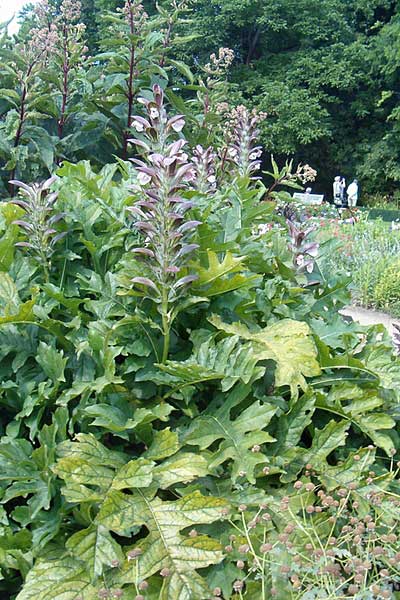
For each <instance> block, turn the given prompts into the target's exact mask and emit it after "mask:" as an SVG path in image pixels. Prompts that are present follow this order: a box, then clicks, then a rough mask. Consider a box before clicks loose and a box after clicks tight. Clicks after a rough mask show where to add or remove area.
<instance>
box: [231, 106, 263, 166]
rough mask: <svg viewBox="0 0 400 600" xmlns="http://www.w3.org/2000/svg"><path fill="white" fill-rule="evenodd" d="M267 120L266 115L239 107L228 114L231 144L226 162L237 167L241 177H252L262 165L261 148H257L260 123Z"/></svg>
mask: <svg viewBox="0 0 400 600" xmlns="http://www.w3.org/2000/svg"><path fill="white" fill-rule="evenodd" d="M265 118H266V114H265V113H258V112H257V111H255V110H253V111H249V110H248V109H247V108H246V107H245V106H243V105H239V106H237V107H236V108H234V109H232V110H231V111H230V113H228V126H229V129H230V142H229V145H228V148H227V150H226V160H227V161H229V162H231V163H233V164H234V165H236V168H237V171H238V173H239V175H240V176H241V177H250V176H251V175H252V174H253V173H254V172H255V171H258V170H259V168H260V165H261V160H260V157H261V155H262V150H261V146H255V145H254V143H255V140H256V139H257V137H258V135H259V130H258V127H257V125H258V123H260V121H262V120H263V119H265Z"/></svg>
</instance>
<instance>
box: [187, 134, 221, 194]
mask: <svg viewBox="0 0 400 600" xmlns="http://www.w3.org/2000/svg"><path fill="white" fill-rule="evenodd" d="M192 162H193V165H194V173H195V179H194V187H195V188H196V190H197V191H198V192H199V193H200V194H210V193H211V194H212V193H214V192H215V190H216V189H217V177H216V169H217V155H216V153H215V152H214V149H213V148H212V147H211V146H209V147H208V148H203V146H201V145H200V144H197V146H196V147H195V148H193V156H192Z"/></svg>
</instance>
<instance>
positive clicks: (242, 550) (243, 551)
mask: <svg viewBox="0 0 400 600" xmlns="http://www.w3.org/2000/svg"><path fill="white" fill-rule="evenodd" d="M249 550H250V546H249V545H248V544H242V545H241V546H239V547H238V552H240V554H247V552H248V551H249Z"/></svg>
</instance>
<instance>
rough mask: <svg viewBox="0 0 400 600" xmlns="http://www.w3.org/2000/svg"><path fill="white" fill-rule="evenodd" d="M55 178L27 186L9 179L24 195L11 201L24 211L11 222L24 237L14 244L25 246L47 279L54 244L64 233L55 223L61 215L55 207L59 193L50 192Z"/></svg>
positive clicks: (47, 280)
mask: <svg viewBox="0 0 400 600" xmlns="http://www.w3.org/2000/svg"><path fill="white" fill-rule="evenodd" d="M56 180H57V177H51V178H50V179H48V180H47V181H44V182H42V183H40V184H35V183H34V184H32V185H26V184H25V183H23V182H22V181H18V180H12V181H11V182H10V183H11V184H12V185H13V186H15V187H18V188H20V191H21V194H22V196H23V198H14V199H13V200H11V203H12V204H15V205H16V206H19V207H20V208H22V209H23V210H24V212H25V215H24V218H23V219H17V220H15V221H14V225H19V227H20V228H21V230H22V231H23V233H24V236H25V237H26V239H24V240H23V241H21V242H17V243H16V244H15V245H16V246H19V247H20V248H26V249H27V251H28V252H29V254H30V255H31V256H32V257H33V258H34V260H35V261H37V262H38V263H39V264H40V266H41V268H42V269H43V274H44V279H45V281H46V282H49V278H50V270H51V257H52V255H53V253H54V250H55V244H57V242H59V241H60V240H61V239H63V238H64V237H65V236H66V232H65V231H61V232H60V231H57V229H55V228H54V225H55V224H56V223H58V222H59V221H61V219H62V218H63V217H64V214H63V213H57V212H56V211H55V210H54V204H55V202H56V200H57V196H58V192H50V188H51V187H52V185H53V184H54V183H55V181H56Z"/></svg>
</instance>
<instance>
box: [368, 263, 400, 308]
mask: <svg viewBox="0 0 400 600" xmlns="http://www.w3.org/2000/svg"><path fill="white" fill-rule="evenodd" d="M373 302H374V303H375V304H376V306H377V307H378V308H382V309H384V310H388V311H389V312H391V313H392V314H393V315H395V316H400V260H396V261H393V262H392V263H391V264H389V265H388V266H386V268H384V269H382V272H381V273H380V275H379V277H378V280H377V282H376V285H375V287H374V292H373Z"/></svg>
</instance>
